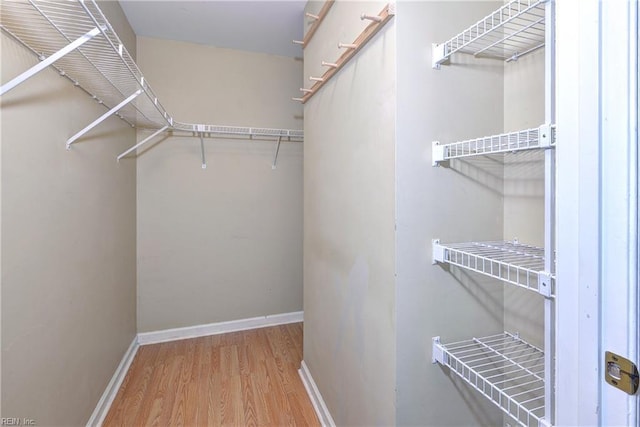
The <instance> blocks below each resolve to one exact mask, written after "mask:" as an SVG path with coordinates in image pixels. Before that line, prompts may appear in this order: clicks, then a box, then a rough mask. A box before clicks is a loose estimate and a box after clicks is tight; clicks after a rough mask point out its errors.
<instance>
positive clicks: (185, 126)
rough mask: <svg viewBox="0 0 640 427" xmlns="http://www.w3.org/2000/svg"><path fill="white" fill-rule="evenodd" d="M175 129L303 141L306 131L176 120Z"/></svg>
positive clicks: (215, 134)
mask: <svg viewBox="0 0 640 427" xmlns="http://www.w3.org/2000/svg"><path fill="white" fill-rule="evenodd" d="M173 129H174V130H178V131H185V132H196V133H198V132H199V133H203V134H204V136H230V137H234V136H243V137H245V136H248V137H249V138H254V137H256V138H268V139H270V140H273V139H275V138H283V139H285V140H288V141H302V139H303V138H304V131H301V130H291V129H271V128H256V127H245V126H219V125H197V124H190V123H180V122H175V123H174V124H173Z"/></svg>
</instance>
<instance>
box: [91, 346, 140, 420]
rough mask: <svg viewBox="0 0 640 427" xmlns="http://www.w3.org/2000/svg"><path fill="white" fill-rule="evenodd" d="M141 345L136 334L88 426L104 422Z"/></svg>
mask: <svg viewBox="0 0 640 427" xmlns="http://www.w3.org/2000/svg"><path fill="white" fill-rule="evenodd" d="M139 347H140V346H139V345H138V337H137V336H135V337H133V341H131V345H130V346H129V348H128V349H127V351H126V352H125V353H124V356H122V360H121V361H120V364H119V365H118V367H117V368H116V372H115V373H114V374H113V377H111V381H109V384H107V388H106V389H105V390H104V393H102V397H100V400H99V401H98V404H97V405H96V408H95V409H94V410H93V414H91V418H89V421H87V427H100V426H101V425H102V423H103V422H104V419H105V417H106V416H107V413H108V412H109V409H110V408H111V404H112V403H113V400H114V399H115V398H116V395H117V394H118V390H120V386H121V385H122V381H123V380H124V377H125V376H126V375H127V372H128V371H129V366H131V362H133V358H134V357H135V356H136V353H137V352H138V348H139Z"/></svg>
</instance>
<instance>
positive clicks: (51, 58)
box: [0, 27, 100, 95]
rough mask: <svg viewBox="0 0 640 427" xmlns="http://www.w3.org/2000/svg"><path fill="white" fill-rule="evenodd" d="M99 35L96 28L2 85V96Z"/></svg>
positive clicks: (0, 89) (98, 30)
mask: <svg viewBox="0 0 640 427" xmlns="http://www.w3.org/2000/svg"><path fill="white" fill-rule="evenodd" d="M98 34H100V28H98V27H96V28H94V29H93V30H91V31H89V32H87V33H86V34H85V35H83V36H81V37H79V38H77V39H76V40H75V41H73V42H71V43H69V44H68V45H66V46H65V47H63V48H62V49H60V50H59V51H57V52H56V53H54V54H52V55H50V56H49V57H48V58H45V59H43V60H42V61H41V62H39V63H38V64H36V65H34V66H33V67H31V68H29V69H28V70H27V71H25V72H23V73H22V74H20V75H19V76H17V77H14V78H13V79H12V80H11V81H9V82H7V83H5V84H4V85H2V87H0V95H4V94H5V93H6V92H8V91H10V90H11V89H13V88H14V87H16V86H18V85H19V84H20V83H22V82H24V81H25V80H27V79H29V78H30V77H33V76H34V75H36V74H38V73H39V72H40V71H42V70H44V69H45V68H47V67H48V66H49V65H51V64H53V63H54V62H56V61H57V60H58V59H60V58H62V57H63V56H65V55H66V54H68V53H70V52H73V51H74V50H76V49H77V48H79V47H80V46H82V45H83V44H85V43H86V42H88V41H89V40H91V39H92V38H94V37H95V36H97V35H98Z"/></svg>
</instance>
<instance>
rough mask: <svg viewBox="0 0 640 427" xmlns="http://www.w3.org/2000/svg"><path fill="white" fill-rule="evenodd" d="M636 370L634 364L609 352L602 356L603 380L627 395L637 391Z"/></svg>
mask: <svg viewBox="0 0 640 427" xmlns="http://www.w3.org/2000/svg"><path fill="white" fill-rule="evenodd" d="M638 378H639V376H638V368H637V367H636V365H635V363H633V362H632V361H630V360H629V359H626V358H624V357H622V356H618V355H617V354H615V353H612V352H610V351H607V352H605V356H604V379H605V380H606V381H607V382H608V383H609V384H611V385H612V386H614V387H615V388H619V389H620V390H622V391H624V392H625V393H627V394H636V392H637V391H638Z"/></svg>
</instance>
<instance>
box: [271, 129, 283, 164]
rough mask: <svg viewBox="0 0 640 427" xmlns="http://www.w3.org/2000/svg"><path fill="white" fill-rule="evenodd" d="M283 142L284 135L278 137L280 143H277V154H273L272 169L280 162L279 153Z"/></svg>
mask: <svg viewBox="0 0 640 427" xmlns="http://www.w3.org/2000/svg"><path fill="white" fill-rule="evenodd" d="M281 142H282V135H280V136H279V137H278V145H276V154H275V155H274V156H273V164H272V165H271V169H275V168H276V163H277V162H278V153H279V152H280V143H281Z"/></svg>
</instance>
